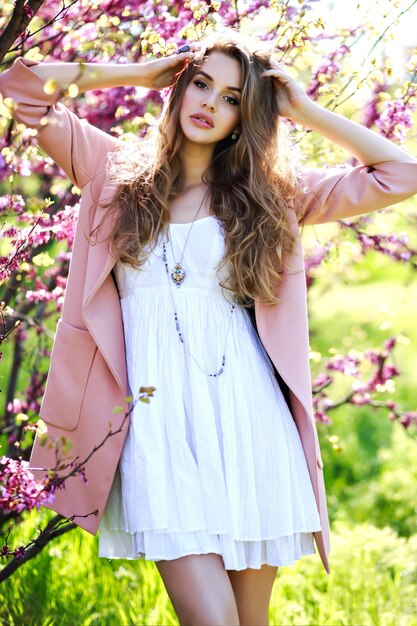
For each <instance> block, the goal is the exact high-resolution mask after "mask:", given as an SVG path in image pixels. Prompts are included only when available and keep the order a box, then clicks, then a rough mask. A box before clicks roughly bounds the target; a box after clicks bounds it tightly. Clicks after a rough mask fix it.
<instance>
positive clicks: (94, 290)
mask: <svg viewBox="0 0 417 626" xmlns="http://www.w3.org/2000/svg"><path fill="white" fill-rule="evenodd" d="M113 194H114V189H113V188H112V187H109V186H107V187H104V189H103V193H102V195H101V197H100V203H107V202H109V201H110V200H111V198H112V196H113ZM104 211H105V209H100V208H97V211H96V214H95V218H94V222H93V229H94V228H96V226H97V225H98V224H99V222H100V220H101V219H102V217H103V214H104ZM112 226H113V220H110V219H106V220H105V221H104V222H103V224H102V227H101V229H100V231H99V233H98V237H97V243H95V244H94V245H90V246H89V252H88V263H87V266H86V277H85V287H84V296H83V306H82V312H83V318H84V322H85V324H86V326H87V328H88V329H89V331H90V333H91V335H92V336H93V337H94V339H95V342H96V344H97V346H98V349H99V350H100V352H101V354H102V355H103V357H104V359H105V360H106V362H107V365H108V366H109V368H110V370H111V372H112V373H113V375H114V377H115V379H116V380H117V382H118V384H119V386H120V388H121V390H122V392H123V394H124V395H125V396H127V395H128V394H129V390H128V383H127V371H126V356H125V343H124V333H123V320H122V313H121V308H120V300H119V295H118V292H117V288H116V285H115V282H114V280H113V277H112V275H111V271H112V269H113V267H114V265H115V263H116V259H115V258H114V257H113V256H112V255H111V254H110V250H109V244H108V241H106V238H107V237H108V235H109V234H110V232H111V229H112Z"/></svg>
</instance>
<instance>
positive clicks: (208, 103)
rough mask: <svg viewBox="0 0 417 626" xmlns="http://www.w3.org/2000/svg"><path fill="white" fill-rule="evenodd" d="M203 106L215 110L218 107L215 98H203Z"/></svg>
mask: <svg viewBox="0 0 417 626" xmlns="http://www.w3.org/2000/svg"><path fill="white" fill-rule="evenodd" d="M201 104H202V106H203V107H207V108H209V109H210V111H214V110H215V108H216V105H215V102H214V98H213V97H212V98H205V99H204V100H202V102H201Z"/></svg>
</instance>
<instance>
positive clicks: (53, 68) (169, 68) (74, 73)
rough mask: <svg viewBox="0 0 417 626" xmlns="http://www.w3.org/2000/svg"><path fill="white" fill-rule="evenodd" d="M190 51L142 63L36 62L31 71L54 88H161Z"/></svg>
mask: <svg viewBox="0 0 417 626" xmlns="http://www.w3.org/2000/svg"><path fill="white" fill-rule="evenodd" d="M194 48H195V47H194ZM194 54H195V52H194V51H193V49H191V50H190V51H188V52H182V53H181V54H173V55H171V56H168V57H163V58H160V59H155V60H152V61H146V62H145V63H125V64H123V63H40V64H39V65H36V66H33V67H32V71H33V72H34V73H35V74H37V76H39V78H41V79H42V80H44V81H45V82H47V81H49V80H52V81H53V82H54V87H55V88H56V89H57V90H58V91H65V89H66V88H67V87H68V86H69V85H71V84H74V83H75V84H76V85H77V87H78V89H79V91H88V90H89V89H106V88H109V87H145V88H146V89H162V88H164V87H168V86H169V85H171V84H172V83H173V82H174V80H175V74H176V73H177V72H178V71H180V70H181V69H182V68H183V67H184V63H185V62H186V61H187V60H191V59H192V58H193V57H194Z"/></svg>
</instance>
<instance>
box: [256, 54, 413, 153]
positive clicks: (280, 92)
mask: <svg viewBox="0 0 417 626" xmlns="http://www.w3.org/2000/svg"><path fill="white" fill-rule="evenodd" d="M271 67H272V69H270V70H267V71H266V72H264V76H272V77H274V78H275V79H277V81H278V83H279V85H278V89H277V99H278V108H279V111H280V115H282V116H283V117H287V118H289V119H291V120H292V121H293V122H295V123H296V124H301V125H302V126H305V127H307V128H311V129H312V130H314V131H317V132H319V133H320V134H321V135H323V136H324V137H327V139H330V140H331V141H334V143H337V144H338V145H339V146H341V147H342V148H344V149H345V150H347V151H348V152H350V154H352V155H353V156H354V157H355V158H356V159H358V161H360V162H361V163H363V164H364V165H376V164H378V163H384V162H386V161H400V162H406V163H413V162H416V159H414V158H413V157H412V156H411V155H409V154H407V152H405V151H404V150H402V149H401V148H399V147H398V146H396V145H395V144H393V143H392V142H391V141H389V140H388V139H385V137H382V136H381V135H378V134H377V133H376V132H374V131H372V130H370V129H369V128H366V127H365V126H361V125H360V124H357V123H356V122H353V121H352V120H349V119H347V118H346V117H343V116H342V115H338V114H337V113H334V112H332V111H329V110H327V109H325V108H324V107H322V106H320V105H319V104H317V103H316V102H314V101H313V100H311V99H310V98H309V97H308V96H307V94H306V93H305V91H304V90H303V89H302V88H301V87H300V86H299V85H298V84H297V82H296V81H295V80H294V79H293V78H292V77H291V76H290V75H289V74H288V73H287V72H285V70H284V69H283V68H282V67H281V65H280V64H279V63H277V62H276V61H275V60H273V59H271Z"/></svg>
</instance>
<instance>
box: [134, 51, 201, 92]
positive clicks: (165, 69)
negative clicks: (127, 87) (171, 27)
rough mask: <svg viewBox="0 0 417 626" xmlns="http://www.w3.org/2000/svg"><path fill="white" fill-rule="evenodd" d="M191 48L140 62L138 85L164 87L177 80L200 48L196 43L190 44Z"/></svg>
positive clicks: (149, 87) (148, 87) (150, 87)
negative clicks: (178, 75)
mask: <svg viewBox="0 0 417 626" xmlns="http://www.w3.org/2000/svg"><path fill="white" fill-rule="evenodd" d="M189 45H190V50H188V51H187V52H181V53H180V54H176V53H174V54H171V55H169V56H166V57H162V58H160V59H155V60H152V61H145V62H144V63H140V64H139V65H138V66H137V68H138V85H139V86H140V87H145V89H164V88H165V87H169V86H170V85H172V84H173V83H174V82H175V79H176V76H177V74H178V73H179V72H181V70H183V69H184V68H185V67H186V66H187V65H188V63H189V62H190V61H192V59H193V58H194V57H195V54H196V52H197V50H198V48H197V46H196V44H189Z"/></svg>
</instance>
